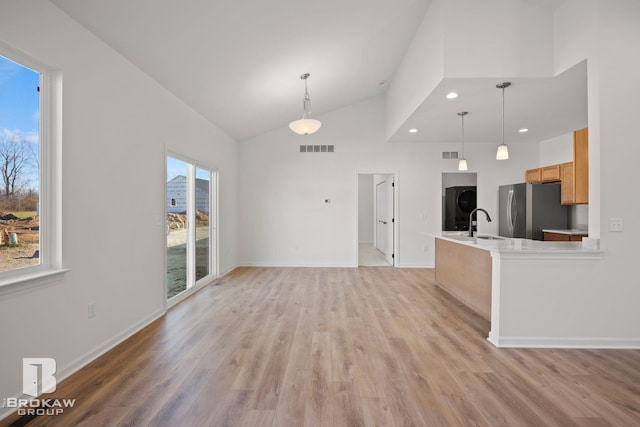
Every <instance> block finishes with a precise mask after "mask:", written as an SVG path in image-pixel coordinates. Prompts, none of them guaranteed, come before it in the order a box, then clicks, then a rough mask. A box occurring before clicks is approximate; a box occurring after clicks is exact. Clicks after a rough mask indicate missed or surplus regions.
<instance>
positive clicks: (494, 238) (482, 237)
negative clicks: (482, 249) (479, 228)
mask: <svg viewBox="0 0 640 427" xmlns="http://www.w3.org/2000/svg"><path fill="white" fill-rule="evenodd" d="M476 237H477V238H478V239H485V240H504V237H498V236H476Z"/></svg>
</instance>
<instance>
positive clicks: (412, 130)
mask: <svg viewBox="0 0 640 427" xmlns="http://www.w3.org/2000/svg"><path fill="white" fill-rule="evenodd" d="M417 132H418V129H416V128H413V129H409V133H417Z"/></svg>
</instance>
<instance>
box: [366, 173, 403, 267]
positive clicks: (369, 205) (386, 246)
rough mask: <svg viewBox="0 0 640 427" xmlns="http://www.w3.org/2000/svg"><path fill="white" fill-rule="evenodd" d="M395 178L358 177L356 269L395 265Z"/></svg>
mask: <svg viewBox="0 0 640 427" xmlns="http://www.w3.org/2000/svg"><path fill="white" fill-rule="evenodd" d="M395 181H396V180H395V176H394V174H388V173H387V174H374V173H359V174H358V214H357V222H358V227H357V229H358V236H357V248H358V252H357V260H358V266H394V265H395V259H396V258H395V225H396V220H395V190H396V186H395Z"/></svg>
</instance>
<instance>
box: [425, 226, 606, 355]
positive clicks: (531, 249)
mask: <svg viewBox="0 0 640 427" xmlns="http://www.w3.org/2000/svg"><path fill="white" fill-rule="evenodd" d="M432 236H433V237H434V239H435V248H436V254H435V257H436V259H435V266H436V283H437V284H438V285H439V286H440V287H442V288H443V289H445V290H446V291H448V292H449V293H451V294H452V295H454V296H455V297H456V298H458V299H459V300H460V301H462V302H463V303H464V304H466V305H468V306H469V307H470V308H472V309H473V310H474V311H476V312H477V313H478V314H480V315H481V316H483V317H485V318H487V319H488V320H489V321H490V322H491V330H490V331H489V333H488V340H489V341H490V342H491V343H492V344H494V345H495V346H497V347H607V346H608V344H611V343H605V342H600V341H599V339H598V337H584V336H579V335H577V334H574V333H573V332H572V331H574V330H577V329H574V328H573V326H574V324H575V322H584V321H588V320H585V319H583V318H582V317H583V315H582V314H581V313H578V314H577V315H575V314H573V310H572V308H575V306H576V304H579V301H580V298H581V293H580V292H581V291H582V290H581V287H580V282H581V281H582V279H586V278H587V277H588V276H589V274H591V271H592V270H593V268H594V267H595V263H597V262H598V260H599V259H601V257H602V254H601V252H600V251H599V250H594V249H586V248H583V246H582V243H581V242H543V241H537V240H529V239H509V238H500V237H497V236H482V235H481V236H479V237H468V236H466V235H462V234H460V233H458V232H454V233H447V232H441V233H435V234H432ZM578 311H579V310H578ZM578 329H579V328H578Z"/></svg>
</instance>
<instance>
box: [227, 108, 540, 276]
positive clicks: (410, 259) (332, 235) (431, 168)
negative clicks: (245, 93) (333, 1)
mask: <svg viewBox="0 0 640 427" xmlns="http://www.w3.org/2000/svg"><path fill="white" fill-rule="evenodd" d="M384 114H385V106H384V99H383V97H376V98H371V99H369V100H366V101H363V102H361V103H358V104H354V105H351V106H349V107H346V108H343V109H340V110H336V111H333V112H331V113H328V114H325V115H322V116H319V117H318V118H319V120H321V121H322V122H323V126H322V128H321V129H320V131H318V132H317V133H315V134H313V135H309V136H307V137H302V136H298V135H295V134H294V133H292V132H291V131H290V130H289V129H288V128H287V127H282V128H279V129H276V130H274V131H272V132H269V133H265V134H263V135H260V136H258V137H256V138H253V139H250V140H246V141H242V142H241V143H240V144H239V145H240V157H239V159H240V169H241V170H242V173H241V176H240V223H241V224H242V227H241V230H240V242H241V243H240V246H241V248H242V250H241V255H240V261H241V263H243V264H247V265H295V266H310V265H319V266H355V265H357V259H356V255H355V254H356V246H355V245H356V244H357V241H358V236H357V230H358V228H357V221H358V219H357V217H356V215H355V211H356V203H357V202H358V201H357V196H356V190H357V185H358V180H357V174H358V173H359V172H360V173H372V172H376V171H378V172H383V171H384V172H390V173H397V177H398V179H397V181H396V198H397V203H398V210H397V212H396V219H397V221H398V229H399V233H398V234H399V235H398V237H397V242H398V248H397V251H396V260H397V263H398V265H399V266H401V267H407V266H433V258H434V254H433V242H432V239H430V238H429V237H428V236H426V235H424V234H421V233H422V232H434V231H439V230H441V224H442V222H441V221H442V220H441V212H442V208H441V203H442V172H455V171H456V170H457V162H456V161H454V160H442V159H441V153H442V151H451V150H452V145H451V144H447V143H386V142H385V136H384V120H383V118H384ZM301 143H313V144H334V145H335V153H300V152H299V151H298V146H299V145H300V144H301ZM495 150H496V145H495V144H479V143H474V142H473V141H469V144H467V147H466V150H465V154H466V157H467V160H468V161H469V168H470V172H477V174H478V175H477V176H478V183H477V184H478V206H481V207H484V208H486V209H487V210H488V211H489V212H490V214H491V215H492V216H495V212H496V208H497V189H498V186H499V185H501V184H509V183H514V182H522V181H523V179H524V171H525V170H526V169H528V168H531V167H534V166H535V163H537V159H538V147H537V145H536V144H511V145H510V146H509V150H510V154H511V160H510V161H508V162H498V161H496V160H495ZM532 163H533V164H532ZM323 198H330V199H331V200H332V202H331V204H329V205H325V204H323V203H322V199H323ZM495 224H496V223H495V222H493V223H489V224H486V223H483V222H480V231H482V232H487V233H492V234H495V229H494V228H495Z"/></svg>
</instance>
